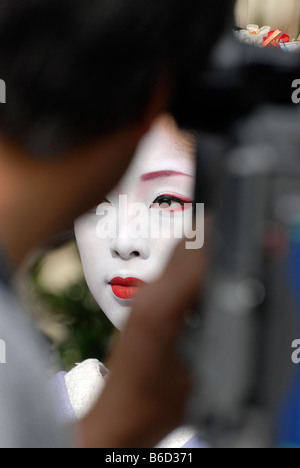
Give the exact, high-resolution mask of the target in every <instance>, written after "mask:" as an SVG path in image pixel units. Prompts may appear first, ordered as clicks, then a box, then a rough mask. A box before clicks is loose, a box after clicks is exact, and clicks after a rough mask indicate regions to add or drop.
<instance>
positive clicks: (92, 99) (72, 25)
mask: <svg viewBox="0 0 300 468" xmlns="http://www.w3.org/2000/svg"><path fill="white" fill-rule="evenodd" d="M228 2H229V3H230V2H232V0H210V1H209V2H203V1H202V0H185V1H183V0H0V78H1V79H3V80H4V81H5V82H6V88H7V98H6V101H7V102H6V104H1V105H0V132H2V133H4V134H6V135H8V136H9V137H12V138H14V139H15V140H16V141H19V142H20V143H21V144H23V145H26V146H28V147H29V148H30V149H32V150H34V151H35V150H36V151H41V152H43V151H45V152H46V149H47V150H48V151H49V150H51V151H54V150H55V149H59V148H58V147H57V148H56V146H57V145H58V144H62V143H63V144H64V145H71V144H75V143H76V142H78V141H81V140H83V139H86V138H94V137H96V136H98V135H101V134H103V133H105V132H108V131H111V130H114V129H116V128H117V127H118V126H120V125H122V124H123V123H125V122H130V121H131V120H132V121H134V120H137V119H138V118H139V116H140V115H141V113H142V111H143V109H144V108H145V106H146V104H147V102H148V100H149V98H150V96H151V92H152V90H153V88H154V86H155V84H156V82H157V79H158V78H159V77H160V76H161V74H162V73H165V74H166V75H168V76H169V77H170V83H171V82H172V80H173V85H174V87H176V75H177V74H178V76H181V81H182V78H183V77H184V73H185V71H186V72H187V73H190V72H191V63H194V61H195V60H197V61H198V66H201V62H202V61H203V60H204V56H205V55H206V53H207V50H209V49H210V44H211V43H212V42H213V39H214V37H213V36H216V35H217V33H218V28H219V29H220V27H221V26H222V24H223V22H224V12H225V8H227V7H228V5H227V3H228ZM225 5H226V6H225ZM217 8H219V11H218V14H217V16H216V17H215V18H214V15H215V14H216V9H217ZM209 35H210V36H211V37H209ZM199 47H200V48H199ZM195 54H197V56H195ZM191 57H192V59H191Z"/></svg>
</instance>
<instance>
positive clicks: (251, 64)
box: [185, 38, 300, 447]
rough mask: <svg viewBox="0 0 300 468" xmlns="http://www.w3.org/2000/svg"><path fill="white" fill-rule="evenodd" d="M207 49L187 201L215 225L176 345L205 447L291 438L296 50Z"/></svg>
mask: <svg viewBox="0 0 300 468" xmlns="http://www.w3.org/2000/svg"><path fill="white" fill-rule="evenodd" d="M218 47H219V50H215V52H214V54H213V60H212V63H213V64H214V65H213V66H212V69H211V70H209V72H207V71H206V72H205V73H204V81H206V82H207V83H209V84H208V86H207V95H208V96H209V97H210V99H211V112H210V113H207V114H209V115H208V117H209V118H207V119H206V120H205V122H203V121H200V118H199V119H198V121H197V122H196V125H194V126H195V127H196V126H198V128H201V129H202V130H203V131H202V132H201V133H199V149H198V171H197V183H196V202H199V203H200V202H202V203H203V202H205V203H206V206H207V208H208V209H211V210H212V212H213V214H214V218H215V222H214V229H213V233H212V240H211V242H210V244H211V247H212V252H211V254H212V262H211V268H210V271H209V274H208V277H207V285H206V293H205V297H204V300H203V299H201V305H199V312H198V314H197V319H196V320H195V323H194V327H193V329H191V330H190V331H189V333H188V336H187V339H186V342H185V352H186V353H187V355H188V359H189V362H190V364H191V367H192V370H193V376H194V391H193V393H192V395H191V399H190V402H189V408H188V413H189V421H190V422H193V423H194V424H197V425H198V427H199V428H200V429H201V430H202V431H204V434H203V436H204V438H206V439H207V440H208V441H209V442H210V443H211V444H212V445H213V446H215V447H223V446H230V447H240V446H243V447H244V446H245V447H249V446H250V447H261V446H262V447H270V446H274V445H275V446H276V445H286V444H289V443H293V444H297V443H298V444H300V434H293V435H292V438H293V440H291V435H290V434H289V435H286V434H285V433H284V430H282V424H284V422H283V421H286V420H287V417H286V415H284V414H283V413H284V411H285V409H284V408H286V399H287V398H288V395H289V394H290V393H291V388H292V386H293V384H294V383H295V382H297V381H300V370H298V367H297V366H296V365H295V364H294V362H293V360H292V354H293V343H295V340H296V339H297V338H298V337H300V327H299V320H300V297H299V300H298V295H299V290H300V277H299V282H297V278H296V277H297V258H298V260H299V265H300V131H299V128H300V107H298V106H295V105H294V104H293V102H292V93H293V91H294V88H293V87H292V85H293V83H294V80H295V79H296V78H297V74H298V76H299V77H300V67H299V63H300V62H299V57H298V55H289V54H288V55H287V54H285V53H283V52H280V51H277V50H276V51H273V50H272V51H262V50H259V49H255V48H249V47H246V48H244V47H243V46H241V45H240V44H236V43H235V44H234V41H232V39H231V38H225V40H224V44H223V45H222V44H221V45H220V44H219V46H218ZM226 48H227V52H226ZM221 49H222V50H223V53H222V54H221V53H220V52H221ZM250 49H251V50H250ZM242 51H244V52H242ZM224 56H226V57H227V63H225V62H224ZM218 67H219V72H218ZM213 69H214V71H212V70H213ZM209 76H210V77H212V80H210V79H209ZM214 87H215V89H214ZM226 88H227V89H228V94H227V93H226ZM203 89H204V88H203ZM202 92H203V93H204V91H203V90H202ZM200 94H201V93H200ZM222 109H223V112H221V110H222ZM227 111H228V112H227ZM200 114H201V112H200ZM214 116H215V120H214V118H213V117H214ZM189 126H191V125H189ZM298 234H299V235H298ZM298 245H299V256H298V257H297V255H298V250H297V247H298ZM293 268H294V269H293ZM299 268H300V267H298V269H299ZM288 411H290V412H291V413H292V417H294V418H297V417H299V419H300V413H299V414H298V415H297V410H296V412H295V408H294V411H293V410H292V409H291V408H290V407H289V410H288Z"/></svg>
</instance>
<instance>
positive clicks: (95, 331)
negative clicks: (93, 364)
mask: <svg viewBox="0 0 300 468" xmlns="http://www.w3.org/2000/svg"><path fill="white" fill-rule="evenodd" d="M15 287H16V288H17V289H18V292H19V294H20V295H21V298H22V300H23V301H24V303H25V305H26V306H27V309H28V310H29V311H30V313H32V314H33V315H34V318H35V320H36V322H37V324H38V327H39V329H40V330H41V332H42V334H43V335H44V336H45V338H46V340H47V341H48V344H49V349H50V352H51V354H52V368H51V369H49V370H48V371H49V373H50V375H51V374H53V373H55V372H57V371H58V370H61V368H63V369H65V370H70V369H71V368H73V367H74V365H75V364H76V363H80V362H82V361H84V360H85V359H89V358H95V359H98V360H99V361H101V362H105V361H106V358H107V357H108V355H109V352H110V349H111V347H112V344H113V341H114V339H115V338H116V337H117V331H116V330H115V329H114V327H113V326H112V325H111V323H110V322H109V320H108V319H107V318H106V316H105V315H104V313H103V312H102V311H101V310H100V308H99V306H98V304H97V303H96V301H95V300H94V298H93V297H92V295H91V293H90V292H89V289H88V287H87V284H86V281H85V278H84V275H83V271H82V267H81V261H80V257H79V252H78V250H77V245H76V242H75V239H73V238H71V239H70V240H68V241H67V242H65V243H63V244H62V245H59V246H57V247H55V248H51V249H47V250H43V251H39V252H36V253H35V254H34V255H33V256H32V258H30V259H29V260H28V262H27V264H26V265H25V266H24V267H23V269H22V271H20V272H19V274H18V276H17V277H16V278H15Z"/></svg>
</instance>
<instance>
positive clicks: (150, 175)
mask: <svg viewBox="0 0 300 468" xmlns="http://www.w3.org/2000/svg"><path fill="white" fill-rule="evenodd" d="M171 176H185V177H192V176H191V175H189V174H185V173H184V172H177V171H156V172H149V173H148V174H144V175H142V177H141V181H142V182H148V181H150V180H155V179H159V178H161V177H171Z"/></svg>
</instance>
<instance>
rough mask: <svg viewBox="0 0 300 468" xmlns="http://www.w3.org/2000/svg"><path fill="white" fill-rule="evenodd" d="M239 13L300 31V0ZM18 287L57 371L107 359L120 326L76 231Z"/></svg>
mask: <svg viewBox="0 0 300 468" xmlns="http://www.w3.org/2000/svg"><path fill="white" fill-rule="evenodd" d="M235 13H236V25H237V26H239V27H245V26H246V25H247V24H250V23H255V24H258V25H259V26H264V25H268V26H271V27H272V29H276V28H279V29H281V30H282V31H283V32H284V33H287V34H289V35H290V36H291V38H292V39H295V38H297V37H298V35H299V32H300V0H284V1H282V0H263V1H262V0H238V1H237V4H236V10H235ZM16 288H17V289H18V290H19V292H20V294H21V297H22V300H23V301H24V302H25V303H26V304H27V307H28V309H29V310H30V311H32V313H33V314H34V316H35V319H36V320H37V323H38V326H39V328H40V329H41V331H42V333H43V334H44V335H45V337H46V339H47V340H48V342H49V347H50V349H51V351H52V354H53V369H52V371H53V372H55V371H56V370H58V368H59V367H60V365H62V367H63V368H65V369H66V370H69V369H71V368H72V367H73V366H74V365H75V363H77V362H81V361H83V360H85V359H88V358H95V359H99V360H100V361H102V362H104V363H105V361H106V358H107V356H108V355H109V352H110V349H111V347H112V343H113V342H114V339H115V337H116V333H117V332H116V330H115V329H114V328H113V326H112V325H111V324H110V322H109V321H108V319H107V318H106V316H105V315H104V313H103V312H102V311H101V310H100V309H99V307H98V305H97V304H96V302H95V300H94V299H93V297H92V296H91V294H90V292H89V290H88V287H87V285H86V282H85V279H84V275H83V271H82V268H81V262H80V258H79V254H78V251H77V246H76V242H75V240H74V238H73V237H72V235H71V236H70V237H69V239H68V241H67V242H64V243H62V244H60V245H59V246H58V247H55V248H52V249H49V250H47V251H40V252H36V253H35V254H34V256H33V257H32V258H31V259H29V261H28V264H27V265H26V266H25V267H24V268H23V270H22V271H21V272H20V273H19V275H18V277H17V278H16Z"/></svg>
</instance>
